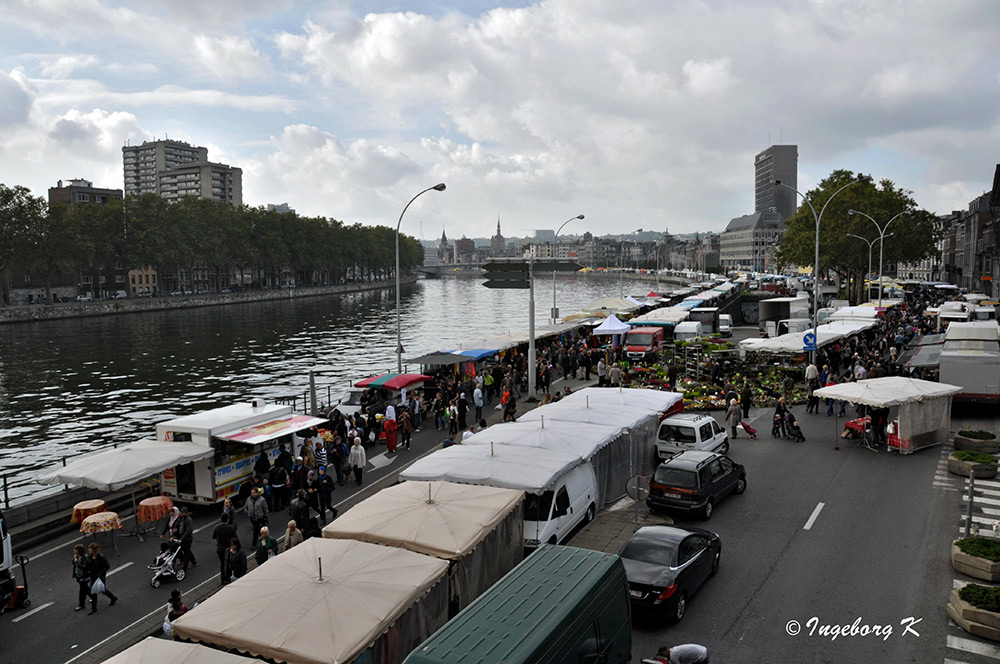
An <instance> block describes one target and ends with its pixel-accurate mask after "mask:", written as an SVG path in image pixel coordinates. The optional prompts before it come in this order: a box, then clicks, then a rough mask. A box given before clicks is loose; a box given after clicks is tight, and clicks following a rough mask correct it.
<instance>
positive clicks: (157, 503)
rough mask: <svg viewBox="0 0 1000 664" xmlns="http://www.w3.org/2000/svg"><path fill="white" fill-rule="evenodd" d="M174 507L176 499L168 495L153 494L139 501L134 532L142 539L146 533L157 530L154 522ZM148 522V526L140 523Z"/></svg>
mask: <svg viewBox="0 0 1000 664" xmlns="http://www.w3.org/2000/svg"><path fill="white" fill-rule="evenodd" d="M173 507H174V501H172V500H170V498H169V497H167V496H151V497H149V498H145V499H143V500H141V501H139V509H138V510H136V513H135V532H134V534H135V535H136V536H137V537H138V538H139V541H140V542H141V541H142V538H143V536H144V535H145V534H146V533H149V532H153V531H154V530H156V528H155V527H154V525H153V524H154V522H156V521H159V520H160V519H162V518H164V517H165V516H167V515H168V514H170V510H171V509H173ZM140 522H142V523H148V524H149V526H148V527H143V526H140V525H139V523H140Z"/></svg>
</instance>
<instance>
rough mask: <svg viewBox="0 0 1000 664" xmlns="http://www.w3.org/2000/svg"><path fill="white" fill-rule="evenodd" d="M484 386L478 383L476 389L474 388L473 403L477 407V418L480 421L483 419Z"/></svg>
mask: <svg viewBox="0 0 1000 664" xmlns="http://www.w3.org/2000/svg"><path fill="white" fill-rule="evenodd" d="M484 403H485V402H484V401H483V388H481V387H479V385H476V389H474V390H472V405H473V406H475V408H476V417H475V420H476V421H477V422H478V421H479V420H481V419H483V404H484Z"/></svg>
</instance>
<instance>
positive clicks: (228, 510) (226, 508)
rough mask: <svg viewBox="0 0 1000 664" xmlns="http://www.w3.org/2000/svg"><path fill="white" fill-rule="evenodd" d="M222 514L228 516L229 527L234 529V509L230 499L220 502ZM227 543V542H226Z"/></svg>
mask: <svg viewBox="0 0 1000 664" xmlns="http://www.w3.org/2000/svg"><path fill="white" fill-rule="evenodd" d="M222 513H223V514H228V515H229V525H230V526H232V527H233V528H236V508H235V507H234V506H233V501H232V499H231V498H226V499H225V500H224V501H222ZM226 542H227V543H228V542H229V540H226Z"/></svg>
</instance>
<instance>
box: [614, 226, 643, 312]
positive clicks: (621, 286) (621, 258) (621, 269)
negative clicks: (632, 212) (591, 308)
mask: <svg viewBox="0 0 1000 664" xmlns="http://www.w3.org/2000/svg"><path fill="white" fill-rule="evenodd" d="M641 232H642V229H641V228H637V229H635V230H634V231H631V232H630V233H626V234H625V236H626V237H628V236H629V235H635V234H636V233H641ZM624 279H625V240H622V246H621V249H620V250H619V252H618V297H620V298H621V297H625V281H624Z"/></svg>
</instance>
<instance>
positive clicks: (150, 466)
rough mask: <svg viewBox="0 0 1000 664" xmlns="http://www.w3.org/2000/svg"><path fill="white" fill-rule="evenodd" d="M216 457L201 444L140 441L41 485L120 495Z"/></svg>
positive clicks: (58, 471) (53, 474) (47, 475)
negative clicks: (176, 468)
mask: <svg viewBox="0 0 1000 664" xmlns="http://www.w3.org/2000/svg"><path fill="white" fill-rule="evenodd" d="M213 454H215V450H214V449H212V448H211V447H208V446H206V445H199V444H197V443H188V442H180V441H169V442H167V441H162V440H139V441H136V442H134V443H129V444H128V445H123V446H121V447H116V448H113V449H109V450H104V451H102V452H97V453H95V454H91V455H88V456H85V457H81V458H79V459H77V460H75V461H71V462H70V463H68V464H66V465H65V466H58V467H56V468H53V469H51V470H47V471H45V472H43V473H42V474H41V475H39V476H38V483H39V484H72V485H74V486H85V487H90V488H91V489H97V490H98V491H118V490H119V489H123V488H125V487H127V486H129V485H132V484H135V483H136V482H139V481H141V480H144V479H146V478H148V477H150V476H152V475H155V474H156V473H159V472H161V471H164V470H166V469H167V468H173V467H174V466H179V465H181V464H184V463H188V462H191V461H197V460H199V459H205V458H208V457H210V456H212V455H213Z"/></svg>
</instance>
